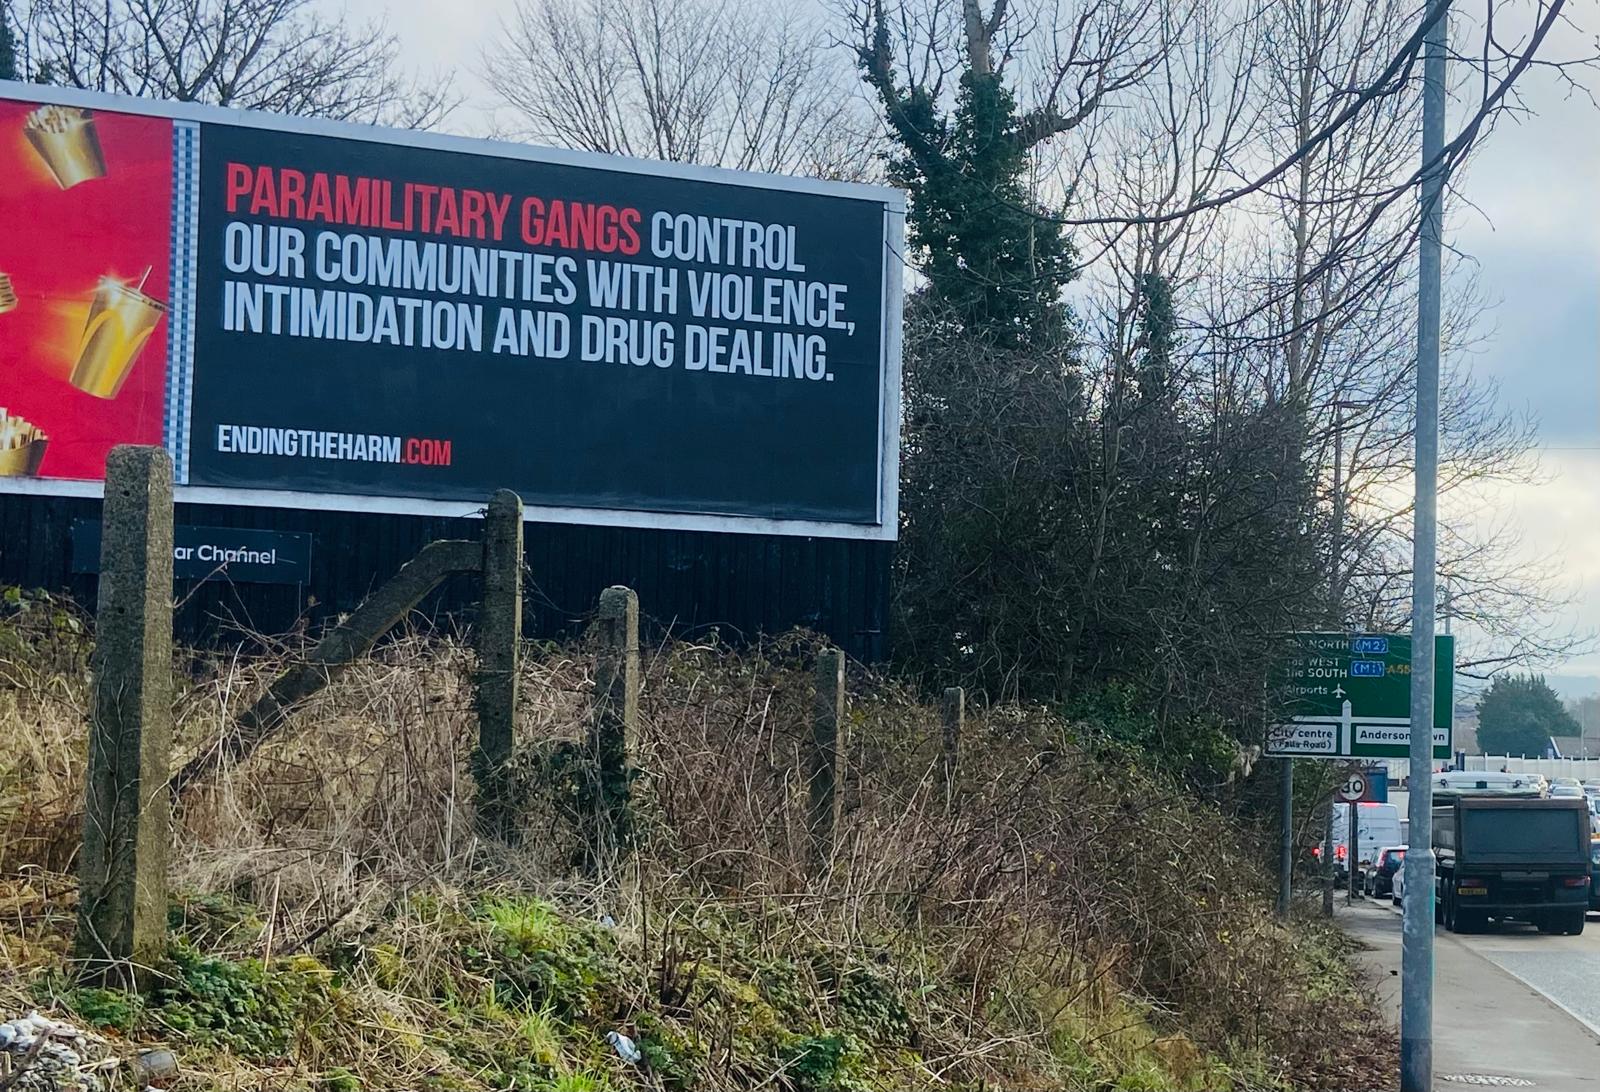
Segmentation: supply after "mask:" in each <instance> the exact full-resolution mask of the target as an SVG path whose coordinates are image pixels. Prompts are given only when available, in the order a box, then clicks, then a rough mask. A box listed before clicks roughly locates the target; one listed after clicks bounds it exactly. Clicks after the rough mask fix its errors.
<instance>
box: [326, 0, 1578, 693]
mask: <svg viewBox="0 0 1600 1092" xmlns="http://www.w3.org/2000/svg"><path fill="white" fill-rule="evenodd" d="M780 2H784V0H774V3H780ZM510 10H511V3H510V0H457V2H454V3H449V4H444V3H440V2H438V0H354V2H353V3H352V5H351V11H352V13H353V14H356V15H359V16H362V17H380V18H386V19H387V20H388V22H389V25H390V26H392V27H393V28H394V29H395V30H396V31H398V32H399V33H400V35H401V36H402V39H403V41H404V43H405V46H406V51H407V55H408V59H409V60H410V61H411V62H412V63H413V64H414V65H416V66H417V67H419V68H422V69H426V70H430V71H431V70H438V71H446V70H452V71H454V72H456V73H457V76H456V81H457V86H458V87H459V88H460V89H461V90H462V92H463V93H464V94H465V95H466V96H467V103H466V105H465V106H464V107H463V108H462V109H461V110H460V111H458V113H457V114H456V116H455V117H454V118H453V119H452V120H451V123H450V126H449V127H450V128H452V129H455V130H457V131H461V132H466V133H485V132H487V131H489V129H490V125H491V123H490V120H489V117H488V114H487V110H486V107H487V106H488V105H489V100H488V98H487V95H486V92H485V91H484V88H483V86H482V84H481V83H479V82H478V80H477V79H476V78H475V77H474V76H473V70H474V69H475V68H476V67H477V66H478V59H479V56H480V55H481V53H482V51H483V49H484V48H485V47H486V46H489V45H491V44H492V43H493V41H494V40H495V38H496V37H497V31H498V27H499V25H500V20H501V18H502V16H503V15H505V14H507V13H509V12H510ZM1550 46H1551V49H1552V51H1553V53H1552V55H1555V54H1568V55H1570V54H1571V53H1572V52H1574V51H1575V50H1581V47H1582V37H1581V35H1579V34H1578V33H1577V32H1576V31H1575V30H1573V29H1572V28H1564V29H1563V30H1561V31H1560V32H1558V34H1557V35H1555V36H1553V37H1552V41H1551V43H1550ZM1593 82H1595V83H1600V80H1596V81H1593ZM1524 98H1525V101H1526V103H1527V105H1528V106H1529V107H1531V108H1532V110H1533V111H1534V113H1533V114H1532V115H1531V116H1525V117H1521V118H1519V119H1516V120H1514V121H1512V120H1507V121H1504V122H1502V124H1501V125H1500V127H1499V128H1498V129H1496V130H1495V132H1494V133H1493V134H1492V136H1491V137H1490V138H1489V141H1488V143H1487V145H1486V146H1485V147H1484V148H1483V149H1482V150H1481V152H1480V153H1479V155H1478V157H1477V159H1476V161H1475V162H1474V163H1473V165H1472V168H1471V171H1470V173H1469V174H1468V175H1467V177H1466V178H1464V179H1462V180H1461V183H1460V189H1461V197H1462V198H1463V199H1464V202H1470V203H1471V205H1472V206H1475V207H1474V208H1468V207H1466V206H1465V203H1464V202H1463V201H1457V203H1456V207H1455V208H1454V209H1453V210H1452V214H1451V217H1450V219H1451V224H1452V231H1453V235H1452V239H1451V242H1452V243H1453V244H1454V245H1455V246H1456V247H1457V248H1458V249H1459V250H1460V251H1461V252H1462V253H1463V254H1465V255H1467V256H1469V257H1470V258H1472V259H1473V260H1474V261H1476V263H1477V275H1478V278H1479V284H1480V286H1481V288H1482V289H1483V291H1484V292H1485V294H1486V295H1487V297H1488V298H1489V299H1490V300H1491V301H1493V307H1492V310H1491V312H1490V313H1489V314H1487V315H1486V316H1485V317H1484V324H1483V325H1484V330H1485V331H1486V332H1487V333H1488V334H1489V335H1490V336H1489V337H1488V339H1487V341H1486V342H1485V343H1484V344H1483V345H1482V346H1481V347H1480V348H1479V349H1478V350H1477V351H1476V352H1475V353H1474V354H1473V355H1472V357H1471V358H1470V361H1469V364H1470V366H1471V367H1472V368H1473V369H1475V370H1477V371H1478V372H1480V373H1481V374H1483V375H1485V376H1489V377H1492V378H1493V379H1495V380H1496V381H1497V382H1498V383H1499V385H1500V390H1501V397H1502V399H1503V400H1504V401H1505V403H1506V404H1508V405H1510V406H1514V407H1519V408H1526V409H1528V410H1529V411H1531V412H1532V413H1533V414H1534V415H1535V416H1536V417H1537V418H1538V420H1539V422H1540V431H1539V441H1540V456H1539V457H1540V462H1541V466H1542V470H1543V477H1544V480H1543V481H1542V482H1541V484H1539V485H1536V486H1518V487H1515V488H1509V489H1503V490H1501V491H1499V492H1498V493H1496V494H1495V495H1494V496H1493V497H1492V498H1490V505H1489V507H1490V508H1491V509H1492V511H1493V513H1494V515H1496V516H1500V517H1504V518H1507V519H1509V520H1510V521H1512V523H1513V524H1514V525H1515V526H1518V527H1520V528H1521V529H1522V530H1523V532H1524V534H1525V535H1526V538H1527V550H1528V554H1529V562H1530V564H1532V563H1533V562H1535V561H1537V560H1539V559H1542V558H1549V557H1553V558H1554V559H1555V560H1556V561H1557V564H1558V567H1559V569H1560V572H1561V578H1562V579H1563V580H1564V581H1565V582H1566V584H1567V589H1568V591H1569V592H1570V593H1571V594H1572V595H1573V597H1574V598H1573V601H1572V605H1571V607H1570V608H1569V609H1568V611H1567V612H1566V615H1565V617H1564V618H1563V619H1562V620H1561V624H1562V625H1564V626H1569V627H1576V628H1580V629H1587V630H1594V631H1600V309H1597V304H1600V215H1597V210H1596V197H1597V185H1600V110H1597V109H1596V108H1595V106H1594V105H1593V104H1591V103H1590V102H1589V101H1587V100H1586V99H1585V98H1583V97H1581V96H1571V95H1569V94H1568V93H1567V92H1566V91H1565V90H1564V89H1563V88H1562V86H1561V85H1560V84H1559V83H1558V82H1557V81H1556V80H1555V79H1554V78H1553V77H1552V76H1551V75H1549V74H1547V73H1537V72H1535V73H1532V74H1530V75H1529V76H1528V77H1527V78H1526V83H1525V93H1524ZM1479 517H1481V513H1479V514H1477V516H1471V515H1467V514H1458V515H1456V516H1455V517H1454V518H1479ZM1554 675H1555V677H1554V678H1553V681H1555V682H1556V683H1557V685H1558V688H1559V689H1562V690H1563V691H1565V692H1566V693H1567V694H1568V696H1581V695H1582V694H1583V693H1588V692H1600V652H1597V653H1592V654H1586V655H1584V656H1582V657H1579V658H1576V659H1574V660H1573V661H1571V662H1569V663H1567V664H1565V665H1561V666H1560V667H1558V668H1555V669H1554Z"/></svg>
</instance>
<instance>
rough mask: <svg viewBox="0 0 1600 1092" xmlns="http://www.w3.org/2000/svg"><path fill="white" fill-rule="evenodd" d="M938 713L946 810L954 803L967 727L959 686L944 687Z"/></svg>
mask: <svg viewBox="0 0 1600 1092" xmlns="http://www.w3.org/2000/svg"><path fill="white" fill-rule="evenodd" d="M939 712H940V720H941V722H942V726H943V729H944V732H943V736H944V762H943V775H944V778H943V780H944V804H945V807H947V808H948V807H950V806H951V804H952V803H954V801H955V798H956V781H957V779H958V777H959V775H960V770H961V736H962V734H963V733H964V732H965V731H966V725H967V692H966V690H964V689H963V688H961V687H959V686H951V687H946V688H945V692H944V700H943V701H942V702H941V703H940V705H939Z"/></svg>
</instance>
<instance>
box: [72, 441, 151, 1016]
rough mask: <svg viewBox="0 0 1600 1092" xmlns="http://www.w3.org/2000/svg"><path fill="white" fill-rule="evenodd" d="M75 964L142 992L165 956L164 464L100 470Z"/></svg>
mask: <svg viewBox="0 0 1600 1092" xmlns="http://www.w3.org/2000/svg"><path fill="white" fill-rule="evenodd" d="M101 523H102V528H103V529H102V533H101V546H100V594H99V603H98V606H97V612H96V613H97V622H96V629H95V647H94V654H93V660H92V666H93V671H94V684H93V694H92V696H91V699H90V713H89V717H90V723H89V772H88V777H87V779H86V781H85V783H84V809H83V810H84V818H83V852H82V854H81V857H80V859H79V876H80V888H79V901H78V927H77V937H76V941H75V954H76V956H77V958H78V959H80V960H82V961H83V963H84V975H85V978H86V979H87V980H89V981H95V982H100V983H104V984H107V985H115V986H138V987H146V986H148V985H150V982H151V969H152V968H153V967H155V966H156V965H157V964H158V963H159V961H160V960H161V959H162V957H163V956H164V954H165V950H166V944H167V845H168V841H169V840H170V838H171V831H170V827H171V823H172V794H171V790H170V788H169V785H168V781H169V778H170V776H171V769H170V761H171V752H172V459H171V458H170V457H169V456H168V455H167V453H166V452H165V451H163V450H162V449H160V448H157V447H134V446H129V445H123V446H119V447H115V448H113V449H112V450H111V454H110V455H109V456H108V457H107V459H106V486H105V504H104V506H103V508H102V514H101Z"/></svg>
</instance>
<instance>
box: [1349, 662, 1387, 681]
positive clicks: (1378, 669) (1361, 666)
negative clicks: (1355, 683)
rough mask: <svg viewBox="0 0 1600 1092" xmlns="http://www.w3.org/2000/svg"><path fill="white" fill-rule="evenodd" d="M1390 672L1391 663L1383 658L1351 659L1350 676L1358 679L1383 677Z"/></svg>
mask: <svg viewBox="0 0 1600 1092" xmlns="http://www.w3.org/2000/svg"><path fill="white" fill-rule="evenodd" d="M1388 673H1389V665H1388V664H1386V663H1384V662H1383V661H1382V660H1351V661H1350V676H1351V678H1356V679H1381V678H1383V677H1384V676H1385V675H1387V674H1388Z"/></svg>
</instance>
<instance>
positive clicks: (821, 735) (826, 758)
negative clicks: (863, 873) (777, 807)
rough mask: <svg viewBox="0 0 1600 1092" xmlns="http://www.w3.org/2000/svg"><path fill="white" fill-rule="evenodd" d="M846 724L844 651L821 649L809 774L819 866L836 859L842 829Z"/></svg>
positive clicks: (822, 867)
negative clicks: (842, 756) (836, 843)
mask: <svg viewBox="0 0 1600 1092" xmlns="http://www.w3.org/2000/svg"><path fill="white" fill-rule="evenodd" d="M843 728H844V653H843V652H841V651H839V650H838V649H836V648H825V649H823V650H822V651H821V652H819V653H817V672H816V694H815V696H814V697H813V699H812V704H811V755H810V763H809V765H810V769H809V770H808V776H807V797H808V800H807V803H808V805H809V808H810V822H809V832H810V835H811V852H812V856H813V858H814V859H815V863H816V865H817V867H818V869H819V870H826V869H827V867H828V866H829V864H830V862H831V861H832V860H833V851H834V839H835V837H836V836H837V833H838V829H839V811H840V799H839V755H840V752H841V747H840V734H841V732H842V731H843Z"/></svg>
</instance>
